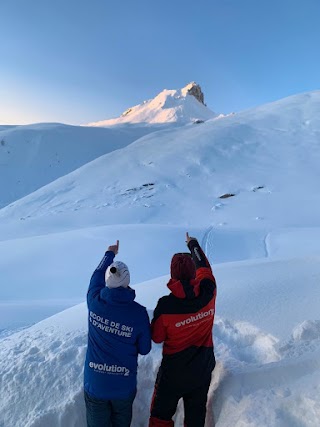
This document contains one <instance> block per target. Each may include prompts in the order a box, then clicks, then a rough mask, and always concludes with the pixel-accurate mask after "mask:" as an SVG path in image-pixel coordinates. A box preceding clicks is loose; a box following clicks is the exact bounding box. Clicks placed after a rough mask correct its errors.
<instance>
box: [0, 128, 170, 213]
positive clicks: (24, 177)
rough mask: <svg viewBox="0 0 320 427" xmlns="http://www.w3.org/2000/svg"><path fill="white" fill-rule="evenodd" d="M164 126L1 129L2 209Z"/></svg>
mask: <svg viewBox="0 0 320 427" xmlns="http://www.w3.org/2000/svg"><path fill="white" fill-rule="evenodd" d="M161 127H164V126H150V125H149V126H138V125H136V126H130V125H124V126H117V127H113V128H112V129H110V128H109V129H108V128H101V129H100V128H89V127H83V126H70V125H65V124H61V123H39V124H34V125H24V126H0V179H1V182H2V183H5V185H2V186H1V188H0V208H1V207H3V206H5V205H7V204H9V203H11V202H13V201H15V200H17V199H20V198H21V197H23V196H25V195H27V194H30V193H32V192H33V191H35V190H37V189H38V188H40V187H42V186H43V185H46V184H48V183H49V182H52V181H54V180H55V179H57V178H59V177H60V176H63V175H66V174H67V173H69V172H71V171H73V170H75V169H77V168H78V167H80V166H82V165H84V164H85V163H87V162H89V161H91V160H93V159H96V158H97V157H100V156H102V155H103V154H106V153H109V152H110V151H113V150H117V149H120V148H123V147H125V146H126V145H128V144H130V143H131V142H133V141H134V140H135V139H138V138H140V137H141V136H143V135H147V134H148V133H150V132H154V131H157V130H159V129H160V128H161Z"/></svg>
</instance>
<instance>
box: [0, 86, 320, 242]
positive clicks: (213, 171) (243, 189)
mask: <svg viewBox="0 0 320 427" xmlns="http://www.w3.org/2000/svg"><path fill="white" fill-rule="evenodd" d="M319 109H320V92H319V91H318V92H311V93H307V94H302V95H297V96H294V97H290V98H286V99H284V100H281V101H278V102H275V103H271V104H268V105H265V106H263V107H260V108H256V109H253V110H249V111H245V112H242V113H239V114H235V115H233V116H229V117H225V118H222V119H220V120H212V121H208V122H206V123H203V124H201V125H199V126H194V125H189V126H185V127H182V128H178V129H173V130H166V131H160V132H157V133H155V134H150V135H147V136H145V137H143V138H141V139H139V140H137V141H135V142H134V143H133V144H130V145H129V146H127V147H125V148H123V149H122V150H119V151H114V152H112V153H109V154H106V155H104V156H101V157H100V158H98V159H96V160H94V161H92V162H90V163H88V164H86V165H85V166H82V167H81V168H79V169H77V170H76V171H74V172H72V173H70V174H68V175H66V176H65V177H62V178H60V179H59V180H56V181H55V182H53V183H51V184H49V185H48V186H45V187H42V188H41V189H40V190H38V191H36V192H34V193H32V194H31V195H29V196H27V197H25V198H23V199H21V200H19V201H17V202H15V203H13V204H12V205H11V206H9V207H6V208H4V209H2V210H1V211H0V219H1V225H0V231H1V234H2V230H3V233H4V235H7V236H10V233H9V231H10V230H9V229H10V224H13V222H12V221H13V220H14V221H15V222H14V226H15V227H23V228H24V229H26V228H29V229H31V228H32V229H34V227H40V224H41V227H44V228H45V227H47V228H49V229H50V228H51V227H53V226H56V225H57V224H58V223H61V224H62V223H63V224H67V227H71V228H72V227H73V226H74V224H76V226H77V227H87V226H92V225H106V224H117V223H171V224H176V223H180V224H181V223H184V224H194V225H203V226H205V227H206V226H208V224H211V225H215V226H227V227H232V228H235V229H237V228H239V227H240V228H243V227H245V228H249V229H250V228H264V229H270V228H273V227H288V226H292V227H296V226H300V225H301V224H303V226H305V227H307V226H311V227H313V226H317V225H319V217H320V203H319V202H320V199H319V191H318V182H319V178H320V168H319V163H320V144H319V140H320V118H319V117H320V116H319ZM106 165H107V167H106ZM228 193H231V194H234V195H235V196H234V197H230V198H227V199H220V198H219V197H220V196H223V195H225V194H228ZM191 201H192V202H191ZM23 220H24V222H25V223H28V224H24V225H23V226H21V225H19V224H18V223H19V222H21V221H23ZM8 227H9V228H8Z"/></svg>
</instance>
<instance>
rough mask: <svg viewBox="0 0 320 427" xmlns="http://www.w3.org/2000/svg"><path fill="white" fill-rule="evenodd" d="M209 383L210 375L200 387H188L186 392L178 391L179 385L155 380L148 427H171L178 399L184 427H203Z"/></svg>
mask: <svg viewBox="0 0 320 427" xmlns="http://www.w3.org/2000/svg"><path fill="white" fill-rule="evenodd" d="M210 382H211V374H210V376H209V375H208V377H207V378H203V382H202V385H201V386H197V387H195V388H193V387H192V385H191V384H190V387H188V390H186V391H182V390H179V385H177V384H170V381H162V380H161V377H160V378H159V379H157V382H156V385H155V390H154V394H153V399H152V404H151V417H150V423H149V427H173V426H174V423H173V421H172V417H173V416H174V414H175V412H176V409H177V405H178V402H179V399H180V398H182V399H183V404H184V414H185V418H184V426H185V427H203V426H204V424H205V418H206V404H207V395H208V390H209V386H210Z"/></svg>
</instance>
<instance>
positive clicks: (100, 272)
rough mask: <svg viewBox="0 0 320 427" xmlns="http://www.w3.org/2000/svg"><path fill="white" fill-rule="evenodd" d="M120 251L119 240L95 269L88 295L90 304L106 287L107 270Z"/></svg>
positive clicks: (110, 247)
mask: <svg viewBox="0 0 320 427" xmlns="http://www.w3.org/2000/svg"><path fill="white" fill-rule="evenodd" d="M118 251H119V240H117V243H116V245H111V246H109V247H108V250H107V251H106V253H105V254H104V257H103V258H102V260H101V261H100V264H99V265H98V267H97V268H96V269H95V271H94V272H93V274H92V277H91V280H90V284H89V289H88V294H87V301H88V303H89V302H90V300H92V299H93V298H97V297H99V295H100V291H101V290H102V289H103V288H104V287H105V285H106V283H105V274H106V270H107V268H108V267H109V265H111V264H112V262H113V260H114V257H115V256H116V254H117V253H118Z"/></svg>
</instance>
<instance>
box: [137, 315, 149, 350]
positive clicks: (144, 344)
mask: <svg viewBox="0 0 320 427" xmlns="http://www.w3.org/2000/svg"><path fill="white" fill-rule="evenodd" d="M150 350H151V331H150V320H149V316H148V313H147V310H144V312H143V315H142V328H141V332H140V334H139V336H138V353H139V354H142V355H144V354H148V353H149V352H150Z"/></svg>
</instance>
